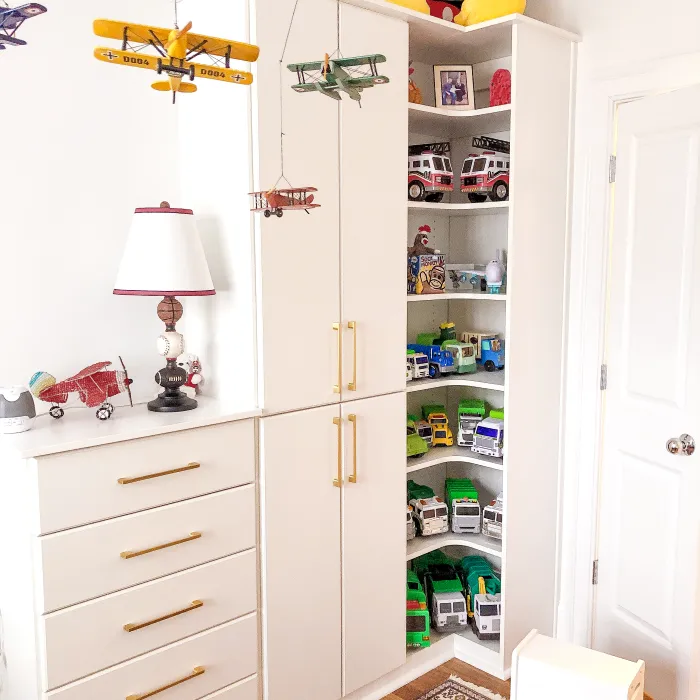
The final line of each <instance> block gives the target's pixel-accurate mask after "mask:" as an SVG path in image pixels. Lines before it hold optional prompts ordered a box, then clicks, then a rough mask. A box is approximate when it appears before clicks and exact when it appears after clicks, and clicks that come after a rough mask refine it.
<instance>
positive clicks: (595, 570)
mask: <svg viewBox="0 0 700 700" xmlns="http://www.w3.org/2000/svg"><path fill="white" fill-rule="evenodd" d="M593 585H594V586H597V585H598V560H597V559H596V560H595V561H594V562H593Z"/></svg>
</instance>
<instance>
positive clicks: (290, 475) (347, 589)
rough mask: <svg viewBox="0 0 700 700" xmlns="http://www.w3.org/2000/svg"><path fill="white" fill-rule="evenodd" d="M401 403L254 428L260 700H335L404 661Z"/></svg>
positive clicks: (285, 418) (371, 404)
mask: <svg viewBox="0 0 700 700" xmlns="http://www.w3.org/2000/svg"><path fill="white" fill-rule="evenodd" d="M404 432H405V399H404V396H403V395H401V394H392V395H388V396H382V397H377V398H371V399H362V400H360V401H354V402H348V403H346V404H343V405H342V406H327V407H321V408H316V409H310V410H307V411H301V412H297V413H289V414H286V415H279V416H272V417H268V418H265V419H264V420H263V421H262V422H261V431H260V444H261V465H260V466H261V477H262V480H263V484H264V485H263V489H262V502H261V508H262V517H263V519H264V523H265V525H264V529H265V538H264V542H265V544H264V551H263V554H262V566H263V587H264V600H265V606H266V615H265V620H264V623H263V634H264V642H263V649H264V656H265V668H266V698H267V699H268V700H288V699H289V698H323V699H324V700H337V698H340V697H341V696H343V695H347V694H348V693H351V692H352V691H354V690H356V689H357V688H360V687H361V686H363V685H365V684H367V683H369V682H370V681H372V680H374V679H376V678H378V677H379V676H381V675H383V674H385V673H388V672H389V671H391V670H392V669H394V668H396V667H397V666H399V665H401V664H402V663H403V662H404V660H405V629H404V623H405V618H404V615H405V611H404V606H405V602H404V589H405V585H406V583H405V544H404V543H405V526H404V518H402V517H401V513H402V511H403V510H404V508H405V506H404V497H403V492H404V484H403V481H404V475H403V473H402V470H401V469H397V468H396V465H397V464H400V463H401V462H402V460H403V459H404V454H403V440H402V436H403V434H404Z"/></svg>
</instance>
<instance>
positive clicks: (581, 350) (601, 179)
mask: <svg viewBox="0 0 700 700" xmlns="http://www.w3.org/2000/svg"><path fill="white" fill-rule="evenodd" d="M698 76H700V53H695V54H688V55H685V56H677V57H673V58H669V59H665V60H660V61H655V62H654V63H653V64H646V65H643V66H639V65H638V64H636V63H629V64H626V65H622V66H619V67H617V68H616V69H614V70H608V71H606V72H604V73H598V74H585V73H584V72H583V70H582V71H581V72H580V74H579V89H578V109H577V115H576V123H577V124H578V129H577V135H576V144H575V161H574V162H575V169H574V170H575V175H574V177H575V182H576V190H575V196H574V207H573V227H572V238H571V280H570V294H569V329H568V335H569V347H568V356H567V383H566V396H567V398H566V408H565V411H566V413H565V415H566V424H565V454H564V466H563V472H562V491H561V499H562V511H561V512H562V516H561V523H560V543H561V554H560V586H559V601H558V611H557V637H558V638H560V639H565V640H567V641H571V642H573V643H575V644H580V645H583V646H590V644H591V642H592V638H593V619H594V618H593V613H594V610H593V605H594V588H593V585H592V580H591V572H592V564H593V560H594V559H595V558H596V552H597V516H598V472H599V464H600V458H599V456H600V447H601V445H600V441H601V433H600V428H601V420H602V393H601V391H600V385H599V381H600V365H601V364H602V362H603V358H604V357H605V337H604V320H605V313H606V304H605V300H606V290H607V279H606V278H607V265H608V234H609V216H610V184H609V182H608V164H609V157H610V155H611V154H612V152H613V137H614V131H613V118H614V114H615V110H616V108H617V106H618V105H619V104H621V103H623V102H627V101H630V100H635V99H640V98H643V97H645V96H648V95H651V94H658V93H662V92H669V91H672V90H678V89H682V88H684V87H689V86H691V85H696V84H698V83H699V82H700V79H699V78H698Z"/></svg>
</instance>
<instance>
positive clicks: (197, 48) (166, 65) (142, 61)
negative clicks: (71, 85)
mask: <svg viewBox="0 0 700 700" xmlns="http://www.w3.org/2000/svg"><path fill="white" fill-rule="evenodd" d="M190 29H192V22H188V23H187V25H186V26H185V27H183V28H182V29H178V28H177V27H175V28H174V29H163V28H161V27H149V26H147V25H143V24H129V23H128V22H115V21H113V20H109V19H96V20H95V22H94V24H93V30H94V32H95V34H97V36H101V37H104V38H105V39H116V40H117V41H121V49H120V50H117V49H110V48H105V47H102V46H100V47H98V48H96V49H95V58H96V59H97V60H98V61H105V62H106V63H113V64H114V65H117V66H129V67H131V68H148V69H149V70H154V71H156V72H157V73H158V75H161V74H163V73H165V74H166V75H167V76H168V79H167V80H157V81H156V82H155V83H153V84H152V85H151V87H152V88H154V89H155V90H161V91H163V92H172V93H173V104H175V97H176V96H177V93H178V92H195V91H196V90H197V86H196V85H194V84H193V83H192V81H193V80H194V79H195V78H209V79H211V80H222V81H224V82H227V83H238V84H241V85H250V84H251V83H252V82H253V76H252V75H251V74H250V73H248V72H246V71H242V70H237V69H235V68H231V66H230V63H231V59H237V60H240V61H248V62H251V61H256V60H257V58H258V54H259V53H260V49H259V48H258V47H257V46H253V45H252V44H244V43H242V42H239V41H229V40H228V39H217V38H215V37H211V36H204V35H203V34H192V33H191V32H190ZM148 50H153V51H154V52H155V55H154V54H148V53H142V52H144V51H148ZM198 56H206V57H207V58H208V59H209V64H205V63H194V62H193V59H194V58H197V57H198ZM184 78H189V80H190V82H183V79H184Z"/></svg>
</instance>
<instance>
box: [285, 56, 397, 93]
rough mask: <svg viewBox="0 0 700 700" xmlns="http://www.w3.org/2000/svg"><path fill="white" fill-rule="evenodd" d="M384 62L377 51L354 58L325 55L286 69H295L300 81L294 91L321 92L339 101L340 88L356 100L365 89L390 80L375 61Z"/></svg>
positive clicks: (291, 65) (293, 64) (383, 57)
mask: <svg viewBox="0 0 700 700" xmlns="http://www.w3.org/2000/svg"><path fill="white" fill-rule="evenodd" d="M385 61H386V57H385V56H382V55H381V54H378V53H375V54H372V55H371V56H355V57H354V58H331V57H330V56H329V55H328V54H326V55H325V56H324V59H323V60H322V61H314V62H312V63H290V64H289V65H288V66H287V68H289V70H290V71H292V73H294V72H295V71H296V74H297V79H298V81H299V82H298V83H297V84H296V85H292V90H295V91H296V92H320V93H321V94H322V95H326V96H327V97H331V98H333V99H334V100H340V99H342V96H341V94H340V92H341V91H342V92H345V93H347V94H348V95H349V96H350V98H351V99H353V100H356V101H357V102H359V101H360V99H361V96H362V91H363V90H364V89H365V88H371V87H374V86H375V85H382V84H383V83H388V82H389V78H387V77H386V76H385V75H379V74H378V72H377V63H384V62H385Z"/></svg>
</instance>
